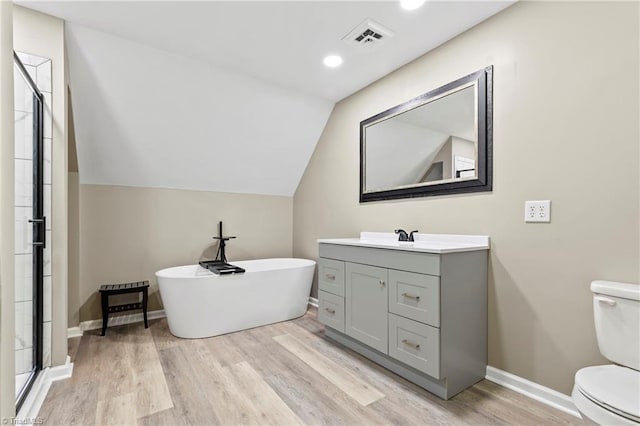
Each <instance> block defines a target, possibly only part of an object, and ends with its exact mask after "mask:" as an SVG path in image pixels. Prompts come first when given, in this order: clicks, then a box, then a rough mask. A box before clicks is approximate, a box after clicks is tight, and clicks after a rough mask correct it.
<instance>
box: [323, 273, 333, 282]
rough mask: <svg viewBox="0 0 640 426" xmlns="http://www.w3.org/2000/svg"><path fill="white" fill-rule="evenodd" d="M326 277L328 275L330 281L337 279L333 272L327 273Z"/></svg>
mask: <svg viewBox="0 0 640 426" xmlns="http://www.w3.org/2000/svg"><path fill="white" fill-rule="evenodd" d="M324 276H325V277H327V279H328V280H330V281H335V280H336V276H335V275H332V274H325V275H324Z"/></svg>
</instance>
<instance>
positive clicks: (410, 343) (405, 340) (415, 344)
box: [402, 339, 420, 350]
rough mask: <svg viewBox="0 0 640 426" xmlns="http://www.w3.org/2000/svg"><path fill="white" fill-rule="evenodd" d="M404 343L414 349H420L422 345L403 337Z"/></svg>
mask: <svg viewBox="0 0 640 426" xmlns="http://www.w3.org/2000/svg"><path fill="white" fill-rule="evenodd" d="M402 343H404V344H405V345H407V346H409V347H412V348H413V349H417V350H420V345H419V344H418V343H413V342H411V341H409V340H407V339H402Z"/></svg>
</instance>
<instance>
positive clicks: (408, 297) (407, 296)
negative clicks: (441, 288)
mask: <svg viewBox="0 0 640 426" xmlns="http://www.w3.org/2000/svg"><path fill="white" fill-rule="evenodd" d="M402 297H406V298H407V299H414V300H420V296H416V295H414V294H409V293H402Z"/></svg>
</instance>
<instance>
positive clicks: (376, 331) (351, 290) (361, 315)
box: [345, 263, 389, 354]
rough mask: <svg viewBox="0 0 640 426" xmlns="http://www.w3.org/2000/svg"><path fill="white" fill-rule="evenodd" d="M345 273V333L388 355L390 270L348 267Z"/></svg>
mask: <svg viewBox="0 0 640 426" xmlns="http://www.w3.org/2000/svg"><path fill="white" fill-rule="evenodd" d="M345 272H346V280H345V293H346V294H345V303H346V305H345V333H346V334H347V335H348V336H351V337H353V338H354V339H356V340H359V341H361V342H362V343H364V344H366V345H369V346H371V347H372V348H374V349H377V350H379V351H380V352H382V353H385V354H386V353H387V336H388V334H389V333H388V323H387V281H388V277H387V275H388V274H387V269H385V268H378V267H375V266H369V265H361V264H359V263H347V264H346V266H345Z"/></svg>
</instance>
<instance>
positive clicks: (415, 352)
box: [389, 314, 440, 379]
mask: <svg viewBox="0 0 640 426" xmlns="http://www.w3.org/2000/svg"><path fill="white" fill-rule="evenodd" d="M389 356H391V357H393V358H395V359H397V360H400V361H402V362H404V363H405V364H408V365H410V366H412V367H413V368H416V369H418V370H420V371H423V372H425V373H427V374H428V375H430V376H432V377H435V378H436V379H440V329H438V328H436V327H431V326H430V325H426V324H422V323H420V322H417V321H412V320H410V319H407V318H403V317H400V316H398V315H394V314H389Z"/></svg>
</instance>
